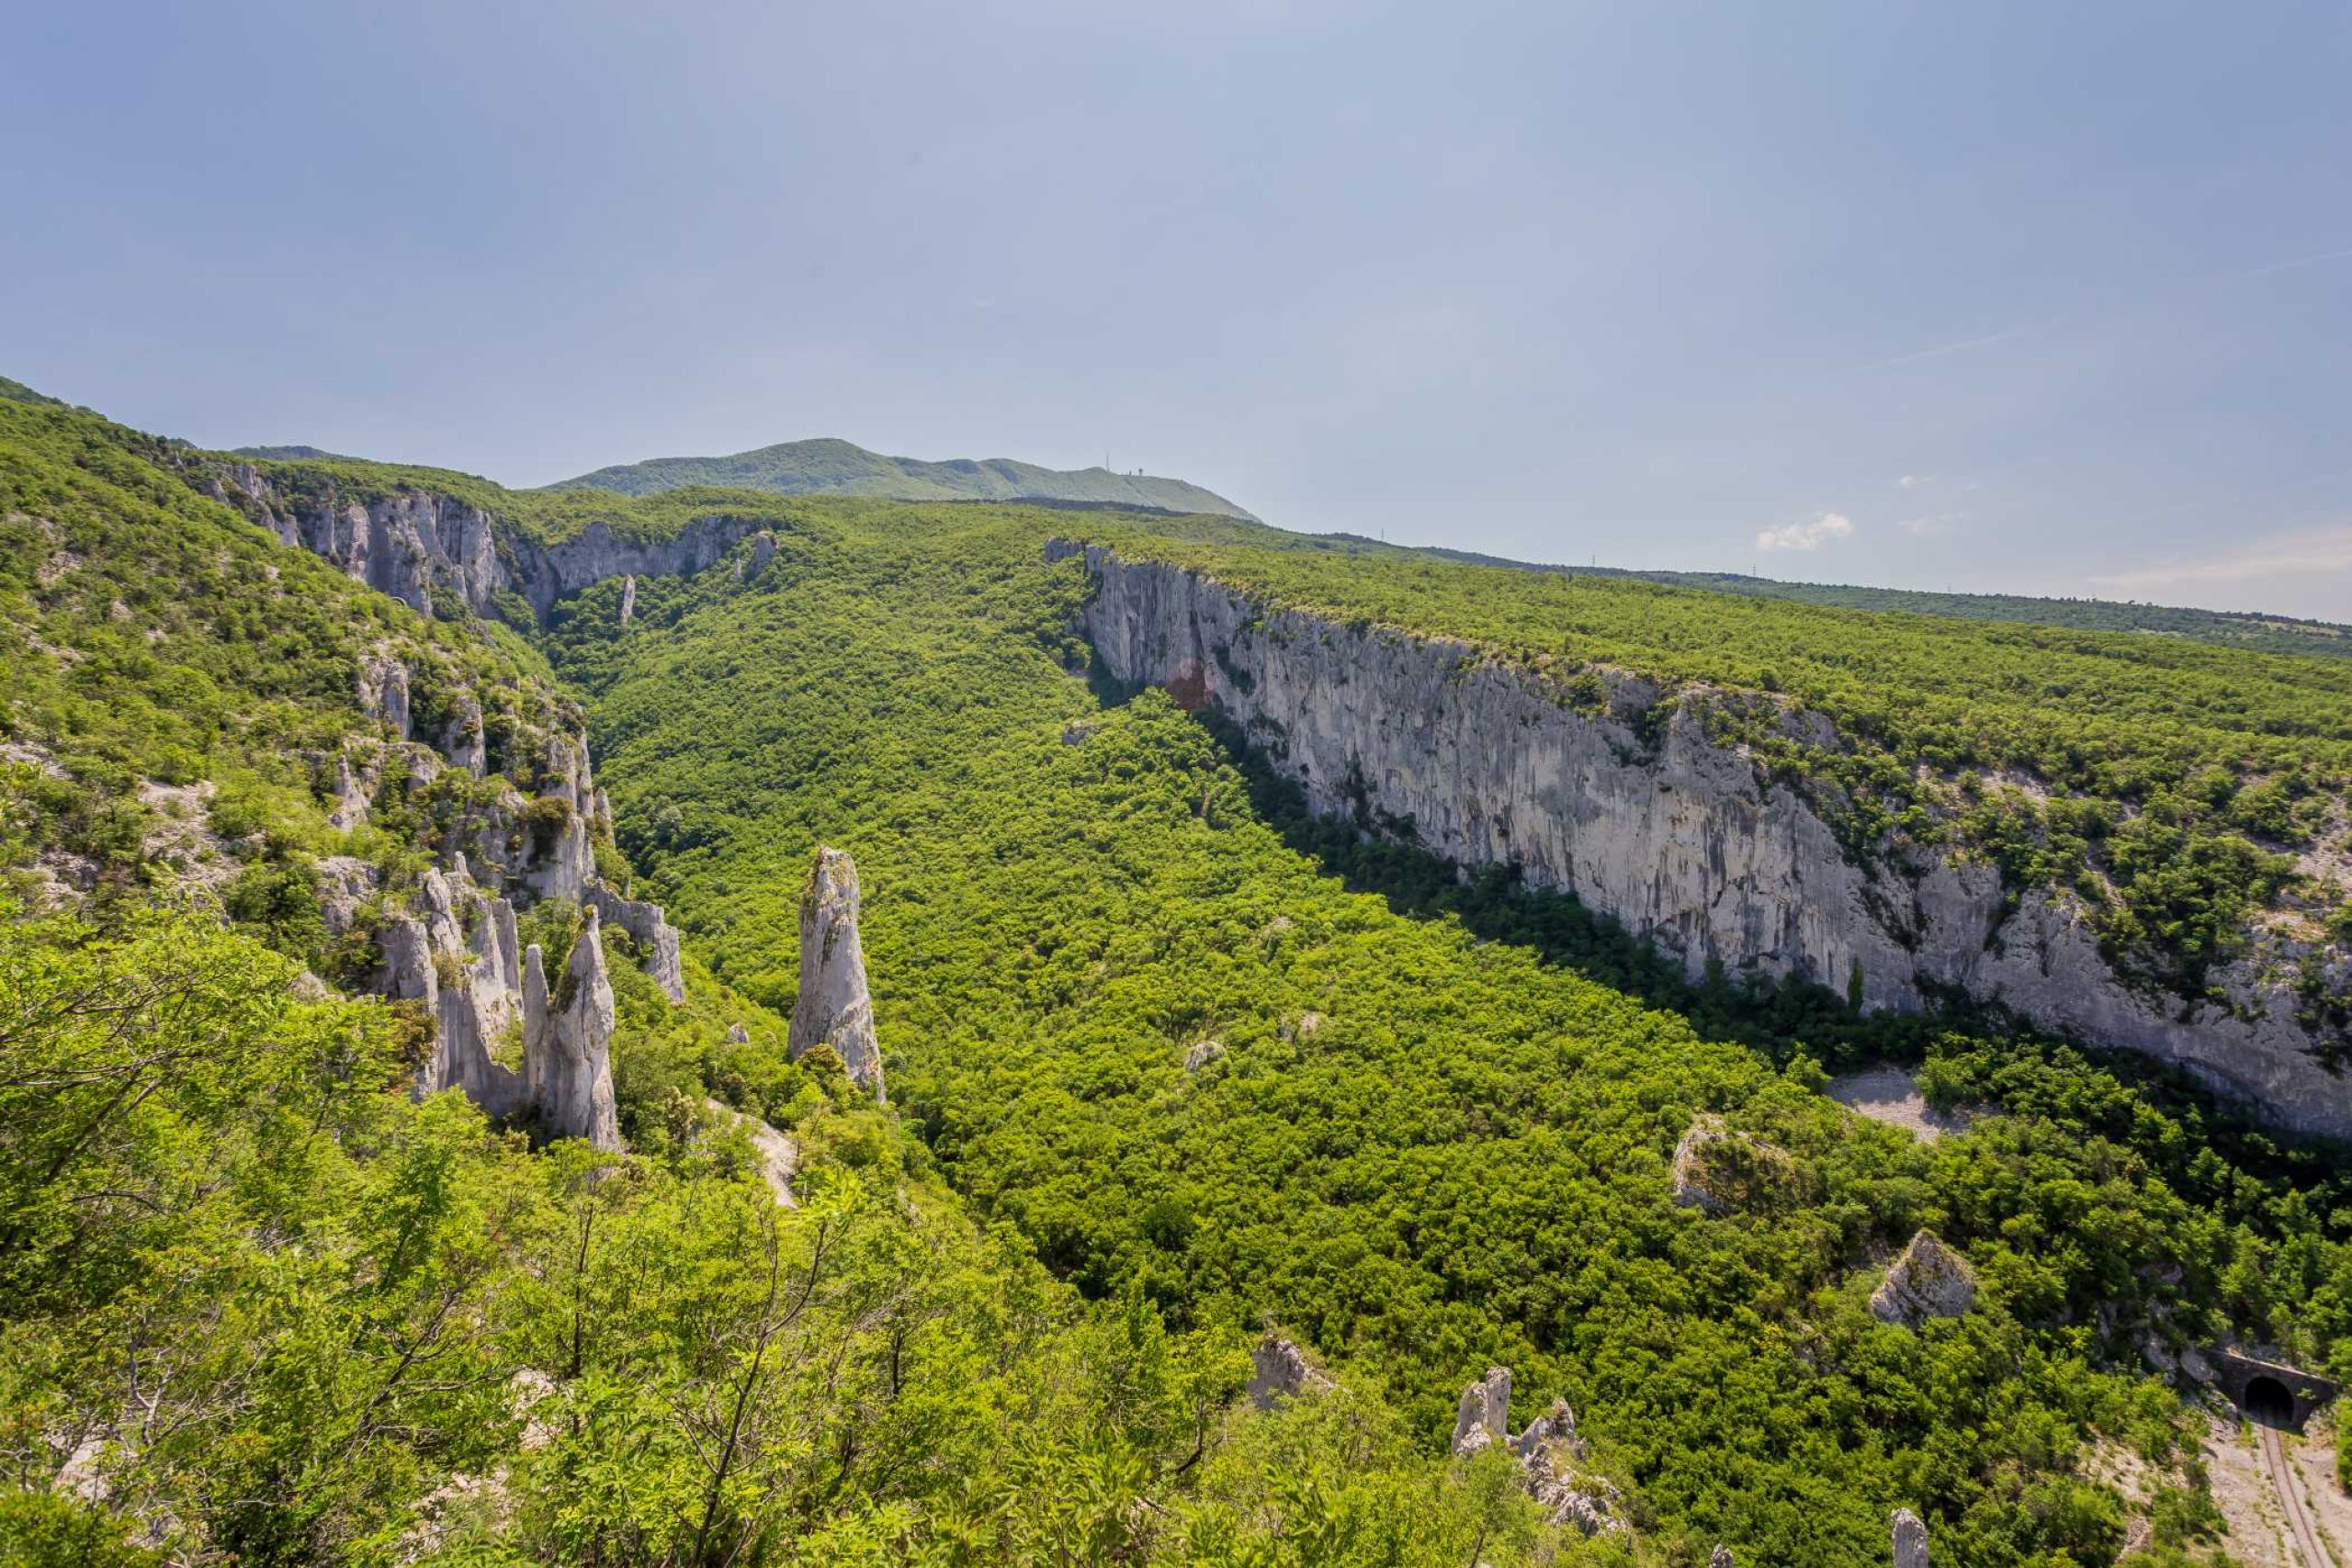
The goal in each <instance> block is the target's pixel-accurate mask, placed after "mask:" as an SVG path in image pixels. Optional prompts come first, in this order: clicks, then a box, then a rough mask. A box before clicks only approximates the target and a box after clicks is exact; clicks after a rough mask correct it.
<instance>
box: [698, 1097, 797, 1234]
mask: <svg viewBox="0 0 2352 1568" xmlns="http://www.w3.org/2000/svg"><path fill="white" fill-rule="evenodd" d="M702 1105H703V1109H704V1110H705V1111H708V1112H709V1113H710V1117H711V1120H712V1121H714V1122H718V1123H719V1124H720V1125H721V1126H728V1127H741V1129H742V1130H743V1133H744V1135H745V1136H747V1137H749V1138H750V1139H751V1140H752V1152H753V1153H754V1154H756V1155H758V1156H759V1158H760V1178H761V1179H762V1180H763V1181H765V1182H766V1183H767V1184H768V1190H769V1191H770V1192H772V1193H774V1194H775V1201H776V1202H777V1204H778V1205H779V1206H780V1207H783V1208H786V1209H797V1208H798V1207H799V1206H800V1200H799V1198H798V1197H797V1196H796V1195H795V1194H794V1192H793V1190H792V1178H793V1176H794V1174H795V1173H796V1172H797V1170H798V1169H799V1168H800V1145H798V1144H796V1143H794V1142H793V1141H792V1139H791V1138H790V1137H789V1136H788V1135H786V1134H783V1133H780V1132H778V1131H777V1130H776V1129H775V1128H774V1127H771V1126H769V1125H768V1124H767V1123H766V1122H763V1121H761V1120H760V1119H759V1118H758V1117H756V1116H746V1115H745V1114H743V1112H741V1111H738V1110H736V1109H735V1108H734V1107H733V1106H731V1105H729V1104H728V1103H727V1102H726V1101H725V1100H713V1099H710V1098H708V1097H707V1096H706V1097H705V1098H704V1100H703V1102H702Z"/></svg>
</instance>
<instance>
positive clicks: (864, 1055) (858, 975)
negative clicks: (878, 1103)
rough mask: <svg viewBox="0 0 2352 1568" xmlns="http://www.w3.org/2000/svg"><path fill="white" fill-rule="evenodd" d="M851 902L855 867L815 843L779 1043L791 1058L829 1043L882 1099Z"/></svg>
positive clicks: (878, 1055) (862, 959)
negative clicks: (796, 969)
mask: <svg viewBox="0 0 2352 1568" xmlns="http://www.w3.org/2000/svg"><path fill="white" fill-rule="evenodd" d="M857 910H858V887H857V867H856V866H855V865H854V863H852V862H851V860H850V858H849V855H848V853H847V852H844V851H842V850H833V849H820V850H819V851H818V852H817V860H816V863H815V864H814V865H812V866H810V867H809V886H808V887H807V889H806V890H805V891H803V892H802V894H801V895H800V994H799V997H798V998H797V999H796V1000H795V1001H794V1002H793V1004H792V1024H791V1028H790V1031H789V1032H788V1034H787V1035H786V1041H785V1051H786V1055H790V1056H791V1057H793V1058H794V1059H795V1060H797V1059H798V1058H799V1056H800V1054H801V1053H802V1052H804V1051H806V1050H808V1049H809V1048H810V1047H811V1046H815V1045H830V1046H831V1047H832V1049H833V1053H834V1055H838V1056H839V1057H841V1059H842V1066H845V1067H847V1068H848V1069H849V1076H850V1077H851V1079H852V1080H853V1081H854V1082H855V1083H856V1084H857V1085H858V1086H859V1087H860V1088H862V1089H872V1090H873V1091H874V1095H875V1098H876V1099H877V1100H887V1099H888V1098H889V1097H888V1094H887V1093H886V1092H885V1091H884V1088H883V1083H882V1049H881V1047H880V1045H878V1044H877V1043H876V1041H875V1038H874V1003H873V1000H872V998H871V997H870V996H869V995H868V994H867V991H866V988H865V948H864V947H863V946H861V945H860V943H859V942H858V935H857Z"/></svg>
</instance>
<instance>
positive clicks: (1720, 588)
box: [1357, 540, 2352, 659]
mask: <svg viewBox="0 0 2352 1568" xmlns="http://www.w3.org/2000/svg"><path fill="white" fill-rule="evenodd" d="M1357 542H1359V543H1364V544H1370V543H1372V541H1369V540H1360V541H1357ZM1398 548H1404V547H1398ZM1408 553H1412V554H1418V555H1427V556H1434V557H1436V558H1438V559H1440V560H1449V561H1456V562H1460V563H1461V564H1463V565H1465V566H1498V567H1510V568H1512V569H1514V570H1520V571H1549V572H1557V573H1560V574H1561V575H1563V576H1578V577H1637V578H1640V579H1642V580H1643V581H1648V582H1663V583H1667V584H1669V585H1671V586H1673V587H1677V588H1704V589H1709V590H1712V591H1713V592H1717V593H1744V594H1747V595H1749V596H1751V597H1754V598H1758V599H1793V600H1795V601H1797V602H1798V603H1800V604H1828V605H1833V606H1836V607H1837V608H1839V609H1845V610H1885V611H1893V612H1895V613H1898V614H1901V615H1943V616H1948V617H1951V618H1952V619H1955V620H1963V621H2014V622H2018V623H2021V624H2023V625H2026V626H2064V627H2067V628H2069V629H2072V630H2075V631H2098V632H2144V633H2148V634H2151V635H2153V636H2157V637H2188V638H2190V639H2192V640H2194V641H2197V642H2210V643H2212V644H2215V645H2216V646H2218V647H2222V648H2242V649H2251V650H2253V651H2256V652H2259V653H2297V654H2316V655H2318V656H2319V657H2321V658H2325V659H2352V626H2338V625H2336V624H2335V623H2334V622H2332V621H2310V620H2304V619H2301V618H2300V617H2298V616H2294V615H2261V614H2257V613H2254V612H2250V611H2240V610H2195V609H2189V608H2187V607H2185V606H2178V605H2165V604H2124V603H2122V602H2120V601H2118V600H2112V599H2041V598H2033V597H2030V596H2027V595H2024V594H2018V593H1937V592H1924V591H1920V590H1917V589H1908V588H1863V587H1859V586H1856V585H1854V584H1851V583H1836V582H1786V581H1781V580H1779V579H1777V578H1770V577H1749V576H1747V575H1745V574H1743V573H1740V572H1732V571H1629V570H1623V569H1622V568H1617V567H1582V566H1544V565H1538V564H1536V563H1534V562H1531V561H1520V560H1510V559H1508V558H1504V557H1502V556H1490V555H1481V554H1479V553H1478V552H1476V551H1475V550H1451V549H1446V548H1443V547H1437V546H1430V547H1421V548H1419V549H1414V550H1410V551H1409V552H1408Z"/></svg>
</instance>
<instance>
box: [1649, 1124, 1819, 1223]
mask: <svg viewBox="0 0 2352 1568" xmlns="http://www.w3.org/2000/svg"><path fill="white" fill-rule="evenodd" d="M1671 1174H1672V1181H1673V1197H1674V1202H1675V1205H1676V1206H1677V1207H1678V1208H1684V1209H1697V1210H1698V1211H1700V1212H1701V1213H1706V1214H1726V1213H1731V1212H1732V1211H1734V1210H1736V1209H1756V1208H1765V1207H1770V1206H1771V1205H1772V1204H1774V1203H1776V1202H1778V1201H1781V1199H1783V1198H1784V1197H1786V1196H1787V1195H1789V1194H1790V1193H1791V1192H1792V1191H1793V1190H1795V1187H1796V1184H1797V1180H1798V1171H1797V1163H1796V1161H1795V1160H1794V1159H1793V1158H1792V1157H1791V1156H1790V1155H1789V1153H1788V1151H1787V1150H1785V1149H1782V1148H1781V1147H1779V1146H1778V1145H1772V1144H1768V1143H1765V1142H1764V1141H1763V1140H1761V1139H1759V1138H1752V1137H1749V1136H1748V1135H1747V1134H1745V1133H1738V1132H1734V1131H1733V1130H1732V1127H1731V1125H1730V1123H1729V1122H1725V1121H1724V1119H1723V1118H1722V1117H1720V1116H1714V1115H1707V1114H1702V1115H1700V1116H1698V1117H1696V1118H1694V1119H1693V1120H1692V1122H1691V1126H1690V1129H1689V1131H1687V1132H1685V1133H1684V1134H1682V1139H1681V1141H1680V1142H1679V1143H1678V1144H1676V1145H1674V1164H1673V1168H1672V1173H1671Z"/></svg>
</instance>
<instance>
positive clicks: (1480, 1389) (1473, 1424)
mask: <svg viewBox="0 0 2352 1568" xmlns="http://www.w3.org/2000/svg"><path fill="white" fill-rule="evenodd" d="M1508 1440H1510V1368H1509V1367H1488V1368H1487V1375H1486V1376H1485V1377H1483V1378H1480V1379H1479V1380H1478V1381H1477V1382H1474V1383H1472V1384H1471V1385H1470V1386H1469V1387H1468V1388H1465V1389H1464V1390H1463V1391H1462V1403H1461V1405H1460V1407H1459V1408H1458V1409H1456V1411H1455V1412H1454V1416H1453V1454H1454V1457H1455V1458H1456V1459H1466V1458H1467V1457H1469V1456H1470V1455H1472V1454H1475V1453H1476V1452H1478V1451H1479V1450H1481V1449H1485V1448H1488V1447H1491V1446H1492V1445H1494V1444H1496V1443H1500V1442H1506V1441H1508Z"/></svg>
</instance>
